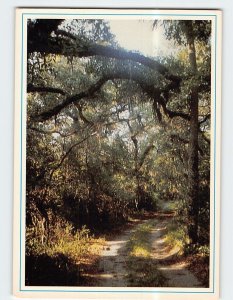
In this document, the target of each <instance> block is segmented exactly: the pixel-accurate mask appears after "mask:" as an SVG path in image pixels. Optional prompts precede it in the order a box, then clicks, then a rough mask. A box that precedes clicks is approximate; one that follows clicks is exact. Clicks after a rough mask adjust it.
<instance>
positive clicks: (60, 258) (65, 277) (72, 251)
mask: <svg viewBox="0 0 233 300" xmlns="http://www.w3.org/2000/svg"><path fill="white" fill-rule="evenodd" d="M55 232H56V234H54V235H53V239H51V240H52V241H51V240H50V242H49V243H48V242H43V243H41V240H40V239H39V238H38V236H36V233H35V232H34V230H33V229H32V228H31V230H30V229H28V230H27V244H26V246H27V248H26V282H25V283H26V285H39V286H40V285H44V286H46V285H54V286H58V285H63V286H67V285H69V286H72V285H73V286H78V285H86V284H87V283H86V279H85V275H84V274H85V273H87V272H91V268H92V267H94V266H95V262H96V260H97V259H98V255H99V253H100V251H101V250H102V247H103V245H104V243H105V240H104V238H96V237H94V236H93V235H91V233H90V230H89V229H87V228H86V227H85V226H83V227H82V228H81V229H80V230H74V228H73V227H72V226H71V225H69V224H66V226H64V227H60V228H59V227H57V228H56V230H55Z"/></svg>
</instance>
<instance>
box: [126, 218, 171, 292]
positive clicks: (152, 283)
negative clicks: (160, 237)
mask: <svg viewBox="0 0 233 300" xmlns="http://www.w3.org/2000/svg"><path fill="white" fill-rule="evenodd" d="M155 224H156V221H155V220H149V221H147V222H144V223H143V224H140V225H138V226H137V228H136V230H135V232H134V233H133V234H132V236H131V238H130V240H129V242H128V243H127V254H128V259H127V265H126V267H127V273H128V274H127V281H128V286H137V287H156V286H159V287H162V286H164V283H165V277H164V276H163V275H162V274H161V272H160V271H159V270H158V268H157V264H156V262H155V261H154V260H153V259H152V258H151V254H152V245H151V241H150V234H151V230H152V228H153V227H154V226H155Z"/></svg>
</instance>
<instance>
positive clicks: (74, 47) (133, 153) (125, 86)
mask: <svg viewBox="0 0 233 300" xmlns="http://www.w3.org/2000/svg"><path fill="white" fill-rule="evenodd" d="M138 22H141V23H142V24H143V22H144V23H145V22H146V23H147V24H149V28H150V31H151V32H153V31H160V33H161V34H162V35H163V39H164V40H166V41H167V43H168V44H167V45H174V49H175V51H174V52H172V51H168V50H167V51H165V50H164V53H162V52H160V53H158V54H157V55H156V56H148V55H145V54H143V53H140V51H139V50H138V49H135V50H134V51H132V50H128V49H125V48H123V47H122V46H121V45H120V44H119V42H118V41H117V36H115V35H114V34H113V33H112V32H111V23H110V22H109V20H107V19H106V20H104V19H74V20H62V19H29V20H28V27H27V28H28V29H27V30H28V31H27V150H26V151H27V153H26V189H27V191H26V227H27V228H26V235H27V236H26V238H27V240H26V255H27V257H28V261H30V262H31V263H32V262H34V263H35V261H34V259H35V257H38V256H40V255H42V254H43V255H44V253H45V252H46V251H47V250H45V249H47V248H50V249H51V248H52V246H53V245H55V244H56V243H57V242H58V240H59V238H61V236H63V235H65V234H69V235H70V238H71V236H75V234H76V235H77V234H78V233H79V234H81V232H82V230H84V231H85V230H87V232H88V234H100V233H103V232H109V231H111V230H112V229H114V228H117V227H119V226H121V225H122V224H124V223H125V222H127V221H128V220H129V219H130V218H133V217H134V216H138V215H140V214H143V213H145V212H158V211H168V210H169V211H172V212H173V213H174V216H175V219H176V224H177V225H176V226H177V228H182V237H181V239H182V243H183V246H184V249H186V250H185V251H191V252H195V251H200V249H203V247H204V248H205V249H206V248H207V249H208V247H209V219H210V208H209V204H210V192H209V189H210V182H209V181H210V178H209V177H210V174H209V173H210V112H211V108H210V104H211V22H210V21H208V20H183V21H178V20H177V21H176V20H172V21H170V20H163V21H161V20H156V21H155V20H152V21H148V20H147V21H145V20H144V21H143V20H141V21H138ZM142 26H143V25H142ZM131 38H132V39H133V38H134V37H131ZM169 43H170V44H169ZM164 49H165V48H164ZM83 228H84V229H83ZM67 232H68V233H67ZM85 234H86V233H85ZM88 234H87V236H88ZM85 236H86V235H85ZM76 237H77V236H76ZM46 247H47V248H46ZM84 251H85V250H84ZM207 252H208V251H207ZM46 254H47V255H49V251H47V252H46ZM30 272H32V270H29V269H28V271H27V275H26V277H27V278H26V282H28V284H31V283H34V282H33V279H31V277H30V276H31V275H30V274H31V273H30Z"/></svg>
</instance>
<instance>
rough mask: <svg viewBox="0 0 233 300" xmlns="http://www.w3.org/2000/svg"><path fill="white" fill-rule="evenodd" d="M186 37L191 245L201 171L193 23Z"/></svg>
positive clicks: (194, 239) (194, 238)
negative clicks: (187, 55) (189, 81)
mask: <svg viewBox="0 0 233 300" xmlns="http://www.w3.org/2000/svg"><path fill="white" fill-rule="evenodd" d="M185 26H186V28H185V29H186V30H185V31H186V37H187V44H188V50H189V64H190V69H191V73H192V78H193V83H192V86H191V91H190V95H189V98H190V99H189V100H190V103H189V111H190V139H189V161H188V205H189V207H188V215H189V224H188V234H189V238H190V244H193V245H195V244H197V243H198V219H199V195H198V193H199V169H198V131H199V123H198V87H197V85H196V83H195V78H196V76H197V62H196V50H195V40H194V32H193V27H192V23H191V22H190V21H188V22H186V24H185Z"/></svg>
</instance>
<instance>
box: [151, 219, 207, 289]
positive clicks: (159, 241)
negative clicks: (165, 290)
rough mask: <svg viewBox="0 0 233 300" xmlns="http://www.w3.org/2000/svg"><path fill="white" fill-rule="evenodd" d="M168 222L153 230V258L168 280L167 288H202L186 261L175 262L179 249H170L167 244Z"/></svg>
mask: <svg viewBox="0 0 233 300" xmlns="http://www.w3.org/2000/svg"><path fill="white" fill-rule="evenodd" d="M166 226H167V221H166V220H163V221H161V222H158V223H157V225H156V226H155V227H154V228H153V229H152V230H151V243H152V249H153V251H152V258H153V259H154V260H155V263H157V265H158V269H159V270H160V271H161V273H162V274H163V276H164V277H165V278H166V279H167V280H166V284H165V285H166V287H202V285H201V283H200V282H199V280H198V279H197V278H196V276H194V275H193V274H192V273H191V272H190V271H189V270H188V266H187V263H186V262H185V261H181V262H174V260H173V258H174V257H175V255H176V254H177V252H178V248H173V249H169V246H168V245H166V243H165V238H164V235H165V233H166Z"/></svg>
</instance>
